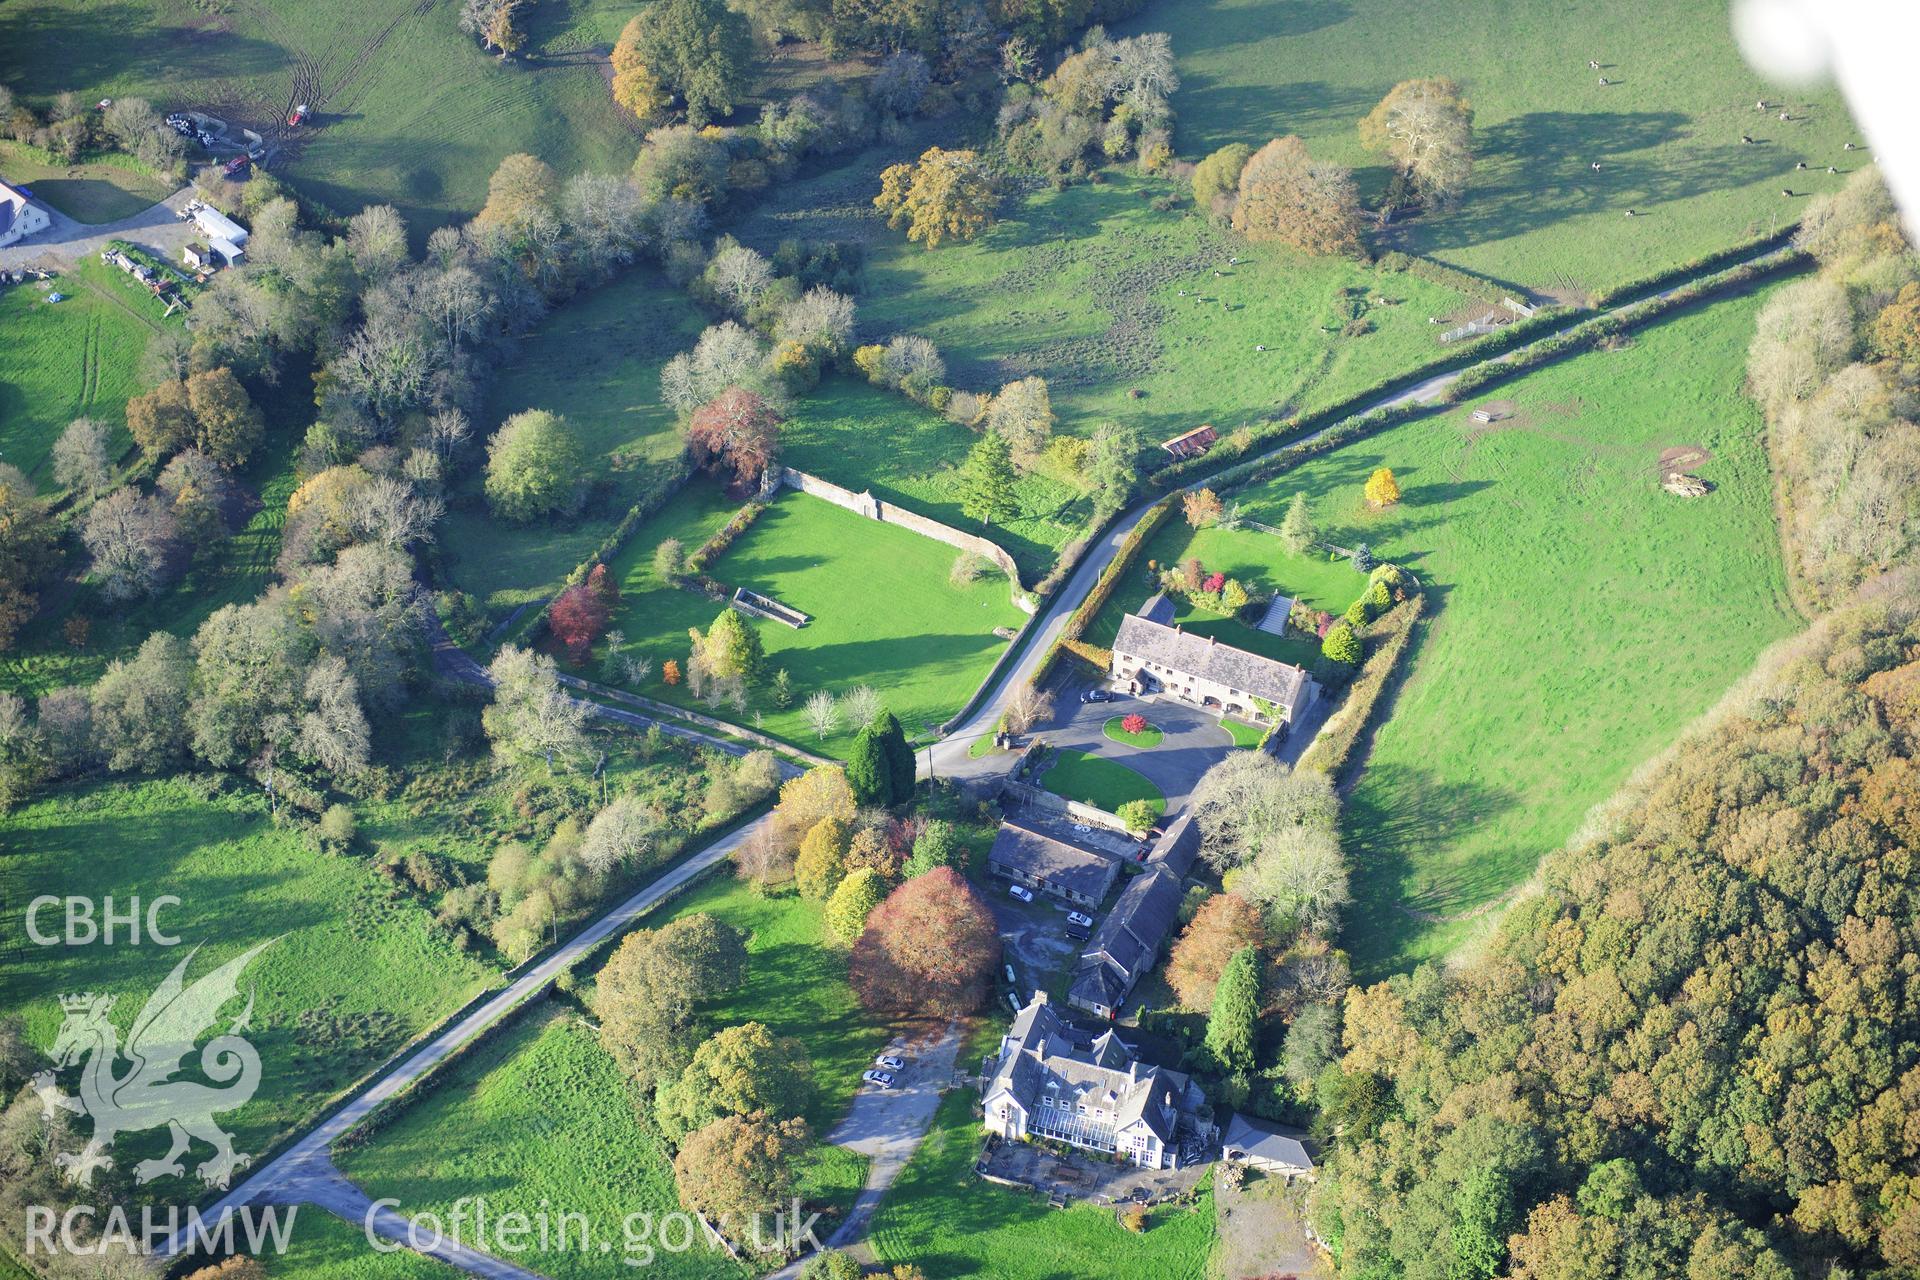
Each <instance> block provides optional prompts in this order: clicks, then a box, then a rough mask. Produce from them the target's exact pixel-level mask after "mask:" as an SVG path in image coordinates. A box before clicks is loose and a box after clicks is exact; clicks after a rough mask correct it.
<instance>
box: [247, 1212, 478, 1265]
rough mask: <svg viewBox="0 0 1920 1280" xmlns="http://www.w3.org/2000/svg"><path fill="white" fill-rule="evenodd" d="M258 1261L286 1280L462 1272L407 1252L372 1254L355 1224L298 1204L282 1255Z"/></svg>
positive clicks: (402, 1250) (409, 1251) (373, 1252)
mask: <svg viewBox="0 0 1920 1280" xmlns="http://www.w3.org/2000/svg"><path fill="white" fill-rule="evenodd" d="M259 1258H260V1262H261V1263H262V1265H264V1266H265V1267H266V1269H267V1274H268V1275H270V1276H285V1277H287V1278H288V1280H295V1278H296V1277H297V1280H458V1278H459V1276H460V1274H461V1273H460V1272H458V1271H456V1270H454V1269H453V1268H452V1267H449V1266H447V1265H446V1264H445V1263H443V1262H439V1261H436V1260H435V1259H433V1258H426V1257H422V1256H421V1255H420V1254H417V1253H414V1252H413V1251H412V1250H410V1249H396V1250H394V1251H392V1252H381V1251H379V1250H376V1249H374V1248H373V1246H372V1245H370V1244H368V1243H367V1237H366V1233H365V1231H364V1230H362V1229H361V1227H360V1226H359V1225H358V1224H348V1223H345V1222H342V1221H341V1220H340V1219H338V1218H336V1217H333V1216H332V1215H331V1214H329V1213H327V1212H326V1211H325V1210H323V1209H319V1208H316V1207H315V1206H313V1205H302V1206H300V1208H299V1211H298V1216H297V1217H295V1218H294V1220H293V1229H292V1234H291V1238H290V1242H289V1244H288V1246H287V1250H286V1252H285V1253H263V1254H260V1255H259Z"/></svg>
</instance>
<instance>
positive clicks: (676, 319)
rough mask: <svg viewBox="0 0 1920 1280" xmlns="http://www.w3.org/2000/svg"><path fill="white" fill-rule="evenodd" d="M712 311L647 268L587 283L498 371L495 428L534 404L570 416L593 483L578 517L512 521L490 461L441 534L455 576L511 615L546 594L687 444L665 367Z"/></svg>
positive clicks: (491, 423)
mask: <svg viewBox="0 0 1920 1280" xmlns="http://www.w3.org/2000/svg"><path fill="white" fill-rule="evenodd" d="M700 329H701V319H700V315H699V313H698V312H697V311H695V310H694V308H693V304H692V303H690V302H689V301H688V300H687V298H686V295H685V294H682V293H680V292H678V291H677V290H674V289H672V288H670V287H669V286H668V285H667V284H666V282H665V281H664V280H663V279H662V278H661V277H660V276H659V274H658V273H657V272H655V271H653V270H652V269H651V268H646V269H640V268H636V269H634V270H632V271H629V272H628V273H627V274H626V275H624V276H621V277H620V278H619V279H617V280H615V281H614V282H612V283H611V284H608V285H606V286H604V287H602V288H599V289H595V290H593V291H591V292H589V293H585V294H582V295H581V296H580V297H579V298H577V299H575V300H574V301H572V302H570V303H568V304H567V305H566V306H564V307H561V308H560V309H559V310H557V311H555V312H554V313H553V314H552V315H551V316H549V317H547V319H546V320H545V321H543V322H542V323H541V324H540V325H539V327H538V328H536V329H535V330H534V331H533V332H532V333H530V334H528V335H527V336H526V338H525V339H523V340H522V342H521V344H520V348H519V350H518V351H517V352H516V353H515V354H514V356H513V358H512V360H510V361H509V362H508V363H507V364H506V365H505V366H504V367H502V368H501V369H500V371H499V373H498V375H497V376H496V377H495V378H494V379H493V383H492V386H491V388H490V391H489V395H488V397H487V407H486V410H485V412H484V413H483V414H482V415H481V418H480V421H479V424H478V425H479V427H480V429H481V430H483V431H485V432H486V433H487V434H489V435H491V434H492V432H493V431H495V430H496V429H497V428H498V427H499V425H500V424H501V423H502V422H503V421H505V420H506V419H507V418H508V417H510V416H511V415H513V414H515V413H518V412H520V411H521V410H523V409H546V410H549V411H551V412H553V413H558V414H561V415H563V416H565V418H566V420H567V423H568V425H569V426H570V427H572V428H573V430H574V432H575V433H576V435H577V436H578V438H579V440H580V444H581V447H582V449H583V450H585V452H586V454H587V457H588V460H589V465H590V470H591V474H592V477H593V479H594V481H595V486H594V494H593V498H592V500H591V502H590V503H589V505H588V507H587V509H586V510H585V511H584V512H582V513H581V514H580V515H578V516H576V517H573V518H571V519H568V520H562V521H547V522H542V523H538V524H532V525H512V524H508V523H506V522H504V521H498V520H495V519H493V518H492V516H491V515H489V514H488V511H487V506H486V501H485V499H484V497H482V496H481V493H480V475H479V470H480V469H479V468H478V467H476V468H475V474H474V476H473V477H472V478H471V479H470V480H469V482H468V484H467V485H466V487H465V490H464V492H463V493H462V495H461V496H460V498H459V499H458V501H456V502H455V503H454V505H453V510H452V511H451V512H450V513H449V515H448V518H447V524H446V528H445V530H444V532H443V534H442V537H441V543H442V545H443V546H444V547H445V548H446V552H447V557H448V562H449V568H450V575H451V578H452V580H453V582H454V584H455V585H457V586H458V587H460V588H461V589H462V590H464V591H467V592H469V593H471V594H473V595H474V596H476V597H477V598H478V599H479V600H480V602H481V603H482V604H483V605H484V606H486V607H488V608H490V609H492V610H493V611H495V612H496V613H502V614H504V613H505V612H506V611H507V610H509V609H511V608H513V607H514V606H516V605H520V604H523V603H526V602H527V601H530V600H545V599H546V598H547V597H549V596H551V595H552V594H553V593H554V592H555V591H558V590H559V589H560V585H561V582H562V581H563V580H564V579H565V578H566V575H567V574H568V573H569V572H570V571H571V570H572V569H573V568H574V567H575V566H577V565H578V564H579V563H580V562H581V561H582V560H584V559H585V558H586V557H587V556H588V555H589V554H590V553H592V551H593V550H594V548H595V547H597V546H599V545H600V540H601V539H602V538H603V537H605V536H606V533H607V531H608V529H609V528H611V527H612V526H613V525H614V524H616V523H617V522H618V521H619V519H620V517H621V516H622V515H624V514H625V513H626V511H627V508H628V507H630V506H632V505H633V503H634V502H635V501H637V500H638V499H639V498H640V497H641V496H642V495H643V494H645V493H646V492H648V491H649V490H650V489H651V488H652V487H653V486H654V485H655V484H657V483H658V472H657V468H658V466H659V465H660V464H661V463H663V462H666V461H668V460H669V459H671V458H673V457H674V456H675V455H676V454H678V453H679V451H680V433H679V426H678V424H677V422H676V421H675V419H674V414H673V411H672V410H671V409H670V408H668V407H667V406H666V404H664V403H663V402H662V401H661V399H660V366H661V365H663V364H665V363H666V362H667V361H668V360H669V359H670V358H672V357H673V356H674V355H676V354H677V353H679V352H680V351H682V350H685V349H686V348H688V347H690V346H692V345H693V341H694V339H695V338H696V337H698V336H699V333H700Z"/></svg>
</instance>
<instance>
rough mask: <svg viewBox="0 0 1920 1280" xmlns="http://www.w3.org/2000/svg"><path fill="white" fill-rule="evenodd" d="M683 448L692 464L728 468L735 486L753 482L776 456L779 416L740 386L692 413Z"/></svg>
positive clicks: (759, 397) (764, 402) (778, 439)
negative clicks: (688, 452) (689, 451)
mask: <svg viewBox="0 0 1920 1280" xmlns="http://www.w3.org/2000/svg"><path fill="white" fill-rule="evenodd" d="M687 447H688V448H689V449H691V450H692V451H693V460H694V462H695V464H696V465H698V466H702V467H707V468H709V469H711V470H714V471H720V470H724V469H725V468H728V467H731V468H732V469H733V478H734V480H735V482H736V483H738V484H741V485H748V484H753V483H755V482H757V481H758V480H759V479H760V477H761V476H762V475H764V474H765V473H766V470H767V468H768V467H770V466H772V465H773V460H774V459H775V458H776V457H778V456H779V453H780V414H779V412H778V411H776V410H775V409H774V407H773V406H772V405H770V404H768V403H767V402H766V400H765V399H764V398H762V397H761V396H759V395H757V394H755V393H754V392H752V391H748V390H746V389H745V388H744V387H728V388H727V389H726V390H725V391H722V392H721V393H720V394H719V395H717V396H715V397H714V398H713V399H711V400H709V401H707V403H705V404H703V405H701V406H700V407H699V408H698V409H695V410H694V411H693V421H692V422H691V423H689V424H688V426H687Z"/></svg>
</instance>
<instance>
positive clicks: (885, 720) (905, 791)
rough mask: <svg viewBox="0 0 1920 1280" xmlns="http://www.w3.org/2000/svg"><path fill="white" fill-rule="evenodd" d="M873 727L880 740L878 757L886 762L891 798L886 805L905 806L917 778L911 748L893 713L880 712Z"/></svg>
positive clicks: (911, 797) (910, 797) (910, 796)
mask: <svg viewBox="0 0 1920 1280" xmlns="http://www.w3.org/2000/svg"><path fill="white" fill-rule="evenodd" d="M873 726H874V729H875V731H876V733H877V734H878V736H879V739H880V755H881V758H882V760H884V761H885V762H886V769H887V778H888V787H889V789H890V790H891V792H892V796H893V798H892V799H891V800H889V801H888V802H887V803H888V804H889V805H896V804H905V803H907V801H909V800H911V799H913V783H914V779H915V778H916V777H917V776H918V771H917V770H916V768H915V766H914V760H913V748H912V747H910V746H908V745H907V735H906V732H905V731H904V730H902V729H901V727H900V721H899V720H897V719H895V718H894V714H893V712H891V711H882V712H881V713H880V714H879V715H878V716H876V717H875V718H874V721H873Z"/></svg>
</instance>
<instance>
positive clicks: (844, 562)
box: [610, 478, 1025, 755]
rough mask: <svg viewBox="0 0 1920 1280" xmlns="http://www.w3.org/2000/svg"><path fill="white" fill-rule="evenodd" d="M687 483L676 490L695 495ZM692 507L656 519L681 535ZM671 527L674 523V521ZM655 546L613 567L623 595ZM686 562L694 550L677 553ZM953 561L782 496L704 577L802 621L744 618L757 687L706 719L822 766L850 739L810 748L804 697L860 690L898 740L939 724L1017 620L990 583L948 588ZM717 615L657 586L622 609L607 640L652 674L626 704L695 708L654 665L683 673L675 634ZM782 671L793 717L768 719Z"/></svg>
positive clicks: (642, 577) (881, 527)
mask: <svg viewBox="0 0 1920 1280" xmlns="http://www.w3.org/2000/svg"><path fill="white" fill-rule="evenodd" d="M709 483H710V482H708V481H706V480H703V479H698V478H696V479H695V480H694V481H693V482H692V483H691V485H690V486H689V488H694V487H696V486H703V485H708V484H709ZM697 503H698V500H697V499H693V498H688V497H685V496H678V497H676V499H675V502H674V504H670V506H669V508H668V510H669V511H675V510H677V511H678V512H680V513H682V514H683V515H684V516H685V518H686V519H688V520H689V521H692V522H694V523H693V524H691V525H688V526H675V527H682V528H687V529H688V530H689V531H691V530H692V529H693V528H697V527H698V522H699V521H702V520H711V519H712V518H713V514H714V513H711V512H709V513H707V514H705V515H702V514H701V513H700V510H699V507H698V505H697ZM675 518H676V519H678V518H680V516H678V515H677V516H676V517H675ZM658 541H659V539H658V537H657V536H654V534H653V532H652V531H651V530H649V531H648V532H647V535H646V536H644V537H637V538H635V539H634V541H633V543H632V544H631V546H630V547H629V549H628V551H627V554H626V555H625V556H624V557H622V559H621V560H620V561H619V562H617V563H618V566H619V568H620V571H621V575H622V577H623V578H624V580H625V581H626V582H628V583H633V582H635V581H639V582H642V583H651V582H652V581H653V579H652V568H651V566H650V565H648V564H647V563H646V562H647V559H648V558H650V557H651V555H652V549H653V546H654V545H655V544H656V543H657V542H658ZM687 542H688V549H689V550H691V549H692V548H693V547H694V546H697V545H698V543H697V541H693V540H687ZM958 554H959V553H958V552H956V551H955V550H954V548H952V547H949V546H947V545H945V544H944V543H940V542H935V541H934V540H933V539H931V538H925V537H922V536H920V535H919V534H917V533H911V532H908V531H907V530H906V529H903V528H901V527H899V526H898V525H890V524H883V523H880V522H879V521H875V520H869V519H867V518H866V517H864V516H858V515H855V514H854V513H852V512H851V511H844V510H842V509H841V508H839V507H836V506H834V505H833V504H832V503H830V502H827V501H825V500H823V499H820V498H814V497H810V496H808V495H806V494H802V493H796V492H793V491H792V490H788V491H785V492H783V493H782V494H781V495H780V496H779V497H778V498H776V499H775V500H774V502H773V504H772V506H770V507H769V508H768V509H767V510H766V511H765V512H763V513H762V514H761V515H760V517H759V519H758V520H756V521H755V522H754V523H753V524H752V525H751V526H749V527H748V529H747V530H746V532H745V533H743V534H741V535H740V537H739V539H738V541H736V542H735V543H734V544H733V546H732V547H731V548H729V549H728V551H727V553H726V554H725V555H724V556H722V557H721V558H720V559H719V560H718V562H716V563H715V564H713V565H710V566H709V567H708V572H709V573H711V574H712V575H713V576H714V577H716V578H718V579H719V580H720V581H722V582H724V583H726V584H727V585H728V586H730V587H748V588H751V589H752V590H754V591H758V592H761V593H762V594H765V595H769V596H772V597H773V598H774V599H776V600H779V601H780V602H781V603H783V604H786V605H790V606H791V607H793V608H795V609H798V610H800V611H801V612H803V613H806V614H810V615H812V618H813V621H812V622H809V623H808V624H807V625H806V626H805V627H802V628H800V629H799V630H795V629H793V628H791V627H786V626H782V625H780V624H778V623H774V622H767V621H764V620H762V619H755V618H749V619H747V625H749V626H751V627H754V628H756V629H757V630H758V632H759V634H760V638H761V641H762V643H763V644H764V645H765V647H766V671H767V673H768V680H767V681H763V682H761V686H760V687H759V688H756V689H755V690H753V691H752V693H751V694H750V696H749V702H748V707H747V711H746V713H745V714H744V716H743V715H742V714H741V713H738V712H735V711H732V710H730V709H728V708H726V707H724V706H723V707H721V708H719V709H717V710H715V714H718V715H723V716H728V717H730V718H733V719H736V720H742V721H743V722H745V723H755V721H754V716H755V714H756V713H758V715H759V716H760V717H761V718H762V720H761V722H760V723H759V724H758V726H757V727H761V728H764V729H765V730H766V732H768V733H772V734H776V735H778V736H780V737H783V738H786V739H788V740H789V741H792V742H795V743H798V744H800V745H802V746H805V747H807V748H808V749H810V750H814V751H818V752H821V753H822V754H826V755H840V754H843V753H844V752H845V751H846V750H847V749H848V748H849V747H850V746H851V745H852V743H853V734H854V732H855V730H856V729H857V726H849V725H844V724H843V725H842V726H841V727H840V728H839V729H838V730H836V731H835V732H834V733H833V734H831V735H830V736H828V737H827V738H826V739H825V740H824V741H823V740H820V739H818V738H816V736H815V734H814V732H813V730H812V729H811V728H809V727H808V725H807V721H806V714H805V711H804V709H803V704H804V703H805V701H806V699H807V695H809V694H811V693H813V692H815V691H816V690H821V689H825V690H828V691H830V692H833V693H835V694H842V693H845V692H846V691H847V690H848V689H850V688H853V687H854V686H856V685H862V684H864V685H871V686H872V687H873V688H874V689H875V690H876V691H877V692H878V693H879V694H880V699H881V701H882V702H883V703H884V704H885V705H886V707H887V708H888V709H889V710H890V711H892V712H893V713H894V715H896V716H898V717H899V719H900V724H901V726H902V727H903V728H905V729H906V731H907V733H908V735H909V736H912V735H914V734H917V733H919V732H920V731H921V729H922V728H923V726H924V725H925V724H926V723H928V722H939V721H944V720H945V719H946V718H947V717H949V716H951V715H953V714H954V713H955V712H956V711H958V710H959V709H960V707H961V705H962V704H964V703H965V702H966V700H967V698H968V697H969V696H970V695H971V694H972V693H973V690H974V688H975V687H976V686H977V685H978V684H979V682H980V680H981V679H982V678H983V677H985V675H986V673H987V669H988V668H989V667H990V666H992V665H993V661H994V659H995V657H997V656H998V654H999V652H1000V650H1001V649H1002V648H1003V647H1004V646H1005V644H1006V642H1005V641H1003V640H1001V639H1000V638H999V637H997V636H995V635H994V634H993V629H994V628H995V627H1018V626H1019V625H1020V624H1021V623H1022V622H1023V621H1024V620H1025V615H1024V614H1022V613H1021V612H1020V611H1019V610H1018V609H1016V608H1014V607H1013V604H1012V603H1011V601H1010V600H1009V587H1008V583H1007V580H1006V577H1005V575H1004V574H1000V573H988V574H987V575H986V576H984V577H982V578H981V579H979V580H978V581H976V582H972V583H968V584H967V585H965V586H955V585H953V584H952V583H951V582H949V581H948V572H949V570H950V569H951V568H952V567H953V562H954V559H955V557H956V556H957V555H958ZM725 607H726V606H725V605H723V604H721V603H719V602H717V601H712V600H708V599H706V598H705V597H704V596H701V595H697V594H695V593H693V592H689V591H676V590H674V589H672V588H667V587H659V588H658V589H656V590H644V591H642V592H639V593H636V594H634V595H630V596H623V598H622V601H621V606H620V608H619V609H618V610H617V611H616V612H615V614H614V617H613V620H612V623H611V624H610V625H611V627H612V628H613V629H616V630H619V631H621V632H622V633H624V635H625V637H626V641H627V646H626V650H625V651H626V652H629V653H633V654H635V655H644V656H646V657H649V658H651V659H652V660H653V664H654V666H653V672H652V674H651V675H650V676H649V677H648V678H647V679H646V680H645V681H644V682H643V683H642V684H641V685H639V686H636V687H635V688H634V690H633V691H634V692H636V693H642V694H645V695H647V696H649V697H654V698H660V699H663V700H665V701H668V702H673V703H676V704H678V705H680V706H684V707H689V708H694V709H707V708H705V704H703V703H702V702H701V701H700V700H699V699H697V698H695V697H694V696H693V694H692V692H691V690H689V689H688V687H687V685H686V684H684V683H682V684H678V685H667V684H665V683H664V681H663V679H662V664H663V663H664V662H666V661H667V660H668V659H672V660H674V661H676V662H678V663H679V664H680V666H681V667H682V668H683V669H684V668H685V666H686V661H687V649H688V643H687V628H688V627H699V628H700V629H701V630H703V631H704V630H706V629H707V628H708V627H709V626H711V625H712V624H713V620H714V618H715V617H716V616H717V615H718V614H719V613H720V611H721V610H722V609H723V608H725ZM781 669H785V670H786V671H787V673H788V675H789V677H790V678H791V680H792V687H793V690H794V699H793V705H792V706H790V707H786V708H781V707H779V706H776V705H775V704H774V702H773V700H772V694H771V690H770V688H769V687H768V682H769V681H770V680H771V678H772V673H773V672H775V671H778V670H781Z"/></svg>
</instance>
